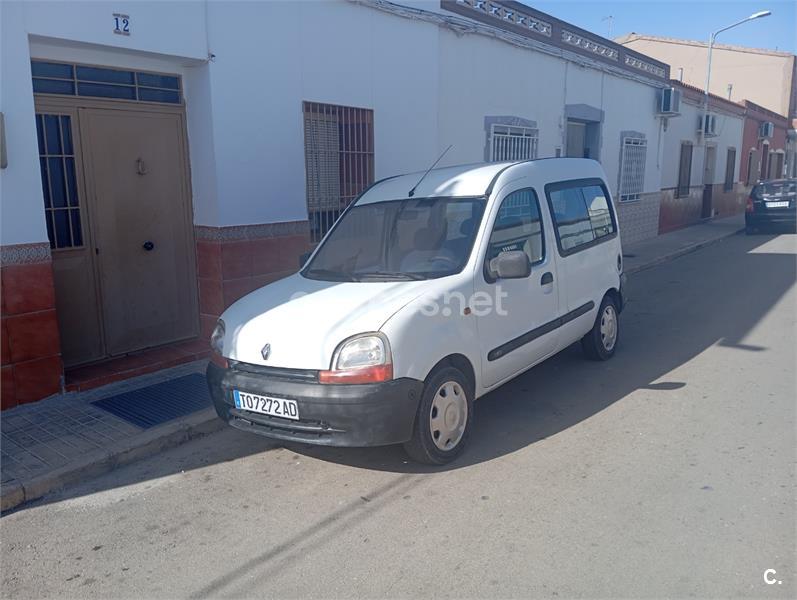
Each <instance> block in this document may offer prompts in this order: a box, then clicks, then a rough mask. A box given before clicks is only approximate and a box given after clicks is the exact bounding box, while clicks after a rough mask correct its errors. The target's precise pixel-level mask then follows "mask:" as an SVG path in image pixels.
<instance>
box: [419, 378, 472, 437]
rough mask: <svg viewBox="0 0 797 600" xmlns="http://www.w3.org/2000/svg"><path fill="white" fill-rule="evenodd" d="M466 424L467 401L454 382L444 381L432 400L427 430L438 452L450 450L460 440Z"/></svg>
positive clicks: (459, 386)
mask: <svg viewBox="0 0 797 600" xmlns="http://www.w3.org/2000/svg"><path fill="white" fill-rule="evenodd" d="M467 422H468V399H467V398H466V397H465V390H463V389H462V386H461V385H459V384H458V383H457V382H456V381H446V382H445V383H444V384H443V385H441V386H440V387H439V388H438V390H437V393H436V394H435V395H434V400H432V410H431V412H430V413H429V429H430V430H431V432H432V441H434V444H435V446H437V447H438V448H439V449H440V450H451V449H452V448H454V447H455V446H456V445H457V444H459V441H460V440H461V439H462V436H463V434H464V433H465V425H466V424H467Z"/></svg>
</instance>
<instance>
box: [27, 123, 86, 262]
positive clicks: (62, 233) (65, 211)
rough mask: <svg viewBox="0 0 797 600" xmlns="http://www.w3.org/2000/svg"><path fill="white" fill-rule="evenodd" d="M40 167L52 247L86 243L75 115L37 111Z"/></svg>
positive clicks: (66, 246) (59, 247) (68, 246)
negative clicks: (78, 170) (78, 178)
mask: <svg viewBox="0 0 797 600" xmlns="http://www.w3.org/2000/svg"><path fill="white" fill-rule="evenodd" d="M36 134H37V136H38V140H39V167H40V172H41V178H42V193H43V195H44V213H45V217H46V219H47V221H46V222H47V237H48V238H49V239H50V248H53V249H61V248H78V247H81V246H83V226H82V224H81V221H80V198H79V196H78V183H77V181H78V180H77V171H76V168H75V144H74V143H73V141H72V117H70V116H69V115H57V114H37V115H36Z"/></svg>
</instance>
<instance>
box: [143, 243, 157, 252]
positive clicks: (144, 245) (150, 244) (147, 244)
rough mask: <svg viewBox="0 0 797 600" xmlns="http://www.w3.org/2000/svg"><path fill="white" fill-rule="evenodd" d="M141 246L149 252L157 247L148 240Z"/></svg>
mask: <svg viewBox="0 0 797 600" xmlns="http://www.w3.org/2000/svg"><path fill="white" fill-rule="evenodd" d="M141 247H142V248H144V250H146V251H147V252H149V251H151V250H152V249H153V248H154V247H155V244H153V243H152V242H149V241H147V242H144V243H143V244H141Z"/></svg>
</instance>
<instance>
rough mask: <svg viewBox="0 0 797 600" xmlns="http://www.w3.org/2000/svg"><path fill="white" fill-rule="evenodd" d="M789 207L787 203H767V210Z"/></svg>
mask: <svg viewBox="0 0 797 600" xmlns="http://www.w3.org/2000/svg"><path fill="white" fill-rule="evenodd" d="M787 206H789V201H788V200H786V201H785V202H767V208H786V207H787Z"/></svg>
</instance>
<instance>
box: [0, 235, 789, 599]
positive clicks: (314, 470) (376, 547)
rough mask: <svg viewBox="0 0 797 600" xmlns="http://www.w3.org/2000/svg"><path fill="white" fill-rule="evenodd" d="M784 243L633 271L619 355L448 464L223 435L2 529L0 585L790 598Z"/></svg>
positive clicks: (103, 481)
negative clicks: (432, 464)
mask: <svg viewBox="0 0 797 600" xmlns="http://www.w3.org/2000/svg"><path fill="white" fill-rule="evenodd" d="M795 254H797V236H785V235H784V236H779V237H774V236H756V237H745V236H735V237H733V238H730V239H728V240H726V241H724V242H722V243H719V244H716V245H713V246H711V247H709V248H705V249H703V250H701V251H699V252H697V253H694V254H692V255H689V256H685V257H682V258H680V259H678V260H676V261H673V262H671V263H668V264H665V265H661V266H659V267H656V268H654V269H651V270H648V271H644V272H642V273H639V274H636V275H635V276H633V278H632V279H631V281H630V285H629V290H630V293H631V296H632V303H631V304H630V305H629V307H628V309H627V311H626V312H624V313H623V315H622V319H621V323H622V339H621V342H620V344H621V345H620V347H619V350H618V353H617V355H616V357H615V358H614V359H613V360H612V361H610V362H609V363H603V364H597V363H590V362H587V361H585V360H584V359H582V357H581V355H580V352H579V350H578V348H577V347H573V348H570V349H568V350H566V351H564V352H563V353H561V354H560V355H558V356H557V357H555V358H553V359H551V360H549V361H547V362H546V363H545V364H543V365H540V366H539V367H537V368H535V369H533V370H532V371H531V372H529V373H527V374H525V375H523V376H522V377H520V378H518V379H516V380H515V381H513V382H512V383H510V384H508V385H506V386H504V387H503V388H502V389H501V390H499V391H497V392H494V393H493V394H491V395H489V396H488V397H486V398H485V399H484V400H483V401H480V402H479V403H478V404H477V409H476V418H477V423H476V426H475V430H474V432H473V437H472V439H471V442H472V445H471V447H470V448H469V451H468V452H467V453H466V454H465V455H464V456H463V457H462V458H461V459H460V460H459V461H458V462H457V463H455V464H453V465H450V466H449V467H447V468H445V469H437V470H435V469H426V468H420V467H417V466H416V465H414V464H412V463H409V462H407V460H406V459H405V457H404V455H403V453H402V452H401V450H400V449H398V448H385V449H376V450H344V451H341V450H329V449H313V448H307V447H295V448H294V447H292V448H279V447H277V446H274V445H272V444H270V443H269V442H267V441H266V440H264V439H262V438H259V437H255V436H247V435H245V434H241V433H238V432H236V431H233V430H225V431H222V432H221V433H219V434H215V435H212V436H210V437H207V438H204V439H201V440H197V441H194V442H192V443H189V444H186V445H184V446H182V447H180V448H177V449H175V450H173V451H170V452H168V453H165V454H163V455H161V456H158V457H156V458H153V459H151V460H146V461H143V462H140V463H137V464H134V465H131V466H129V467H127V468H124V469H120V470H118V471H115V472H113V473H111V474H109V475H107V476H105V477H102V478H100V479H97V480H95V481H92V482H88V483H86V484H84V485H81V486H78V487H74V488H71V489H67V490H65V491H63V492H61V493H58V494H53V495H51V496H49V497H47V498H44V499H43V500H42V501H40V502H38V503H37V504H34V505H30V506H27V507H25V508H22V509H20V510H18V511H16V512H13V513H11V514H8V515H5V516H4V517H3V518H2V519H1V520H0V535H1V537H2V588H0V593H2V597H3V598H32V597H37V598H38V597H58V598H64V597H96V598H111V597H137V598H142V597H147V598H149V597H290V598H309V597H324V598H329V597H341V598H342V597H391V598H393V597H421V596H423V597H457V598H459V597H554V596H557V597H560V598H567V597H589V598H598V597H603V598H605V597H635V598H636V597H654V596H655V597H663V596H667V597H687V596H696V597H725V598H727V597H738V596H743V597H756V598H794V597H797V587H795V577H797V569H796V568H795V562H796V560H795V543H796V542H795V539H796V538H795V507H796V506H797V504H796V503H795V498H796V496H795V449H797V440H796V439H795V437H796V434H795V412H796V408H795V403H796V401H795V398H797V381H796V380H795V358H796V357H795V330H796V328H797V325H796V323H795V313H796V311H795V307H796V306H797V292H796V291H795V266H796V263H795ZM767 569H775V574H773V573H771V572H770V573H769V574H768V576H769V577H770V579H771V580H773V581H777V583H773V584H772V585H768V584H766V583H765V581H764V573H765V570H767Z"/></svg>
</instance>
